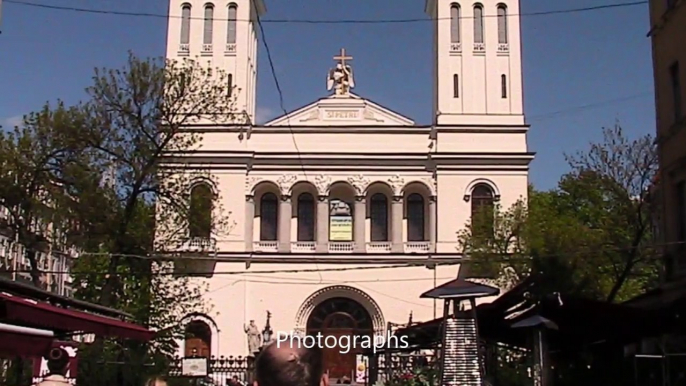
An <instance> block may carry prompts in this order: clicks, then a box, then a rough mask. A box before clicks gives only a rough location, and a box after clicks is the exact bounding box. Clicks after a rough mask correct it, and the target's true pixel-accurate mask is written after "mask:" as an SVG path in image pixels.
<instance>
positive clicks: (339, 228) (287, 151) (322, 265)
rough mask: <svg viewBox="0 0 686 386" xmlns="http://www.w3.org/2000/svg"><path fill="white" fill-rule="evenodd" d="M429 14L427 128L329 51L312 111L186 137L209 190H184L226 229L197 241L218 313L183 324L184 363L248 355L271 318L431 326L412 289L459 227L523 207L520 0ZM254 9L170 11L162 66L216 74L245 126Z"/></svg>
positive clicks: (346, 357) (381, 328)
mask: <svg viewBox="0 0 686 386" xmlns="http://www.w3.org/2000/svg"><path fill="white" fill-rule="evenodd" d="M425 12H426V13H427V14H428V16H429V17H431V18H432V19H434V21H433V22H432V23H427V24H432V28H433V30H434V44H435V50H434V52H435V57H434V58H433V60H434V67H435V71H434V77H433V85H434V111H435V121H434V123H433V124H432V125H427V126H423V125H417V124H415V122H414V121H413V120H412V119H411V118H408V117H406V116H403V115H402V114H400V113H397V112H395V111H392V110H390V109H389V108H386V107H384V106H381V105H379V104H377V103H375V102H373V101H371V100H368V99H365V98H364V96H363V95H357V94H355V93H354V86H355V78H354V71H353V68H354V59H353V58H352V57H350V56H349V53H346V52H345V50H341V51H340V52H338V50H336V52H331V53H322V54H326V55H329V54H331V55H332V56H335V57H334V62H333V64H332V67H333V68H332V69H331V70H330V72H329V77H328V82H327V84H326V87H325V88H324V86H325V85H322V86H323V88H322V90H321V92H322V94H323V95H322V97H321V98H320V99H318V100H315V101H314V102H312V103H311V104H309V105H307V106H305V107H302V108H300V109H298V110H296V111H292V112H290V113H289V114H287V115H284V116H282V117H278V118H276V119H274V120H272V121H270V122H267V123H266V124H264V125H249V127H247V128H246V127H245V126H244V125H241V126H232V125H230V124H227V125H219V126H218V125H208V126H207V127H194V128H193V129H194V130H198V131H200V132H201V133H202V136H203V141H202V147H201V149H200V150H199V151H197V152H194V153H193V154H189V155H188V156H187V158H186V161H187V162H190V163H197V164H202V165H210V169H211V172H212V174H213V177H214V180H215V183H212V184H203V183H198V184H194V185H193V187H192V188H190V187H189V189H191V191H190V193H191V196H193V195H194V194H196V193H198V194H200V193H201V192H202V191H203V190H204V191H207V190H209V191H211V192H213V193H214V194H215V195H217V197H221V198H220V199H221V200H222V202H221V204H222V206H223V207H224V208H225V209H226V210H228V211H229V212H230V213H231V218H230V220H231V222H232V223H233V226H232V228H231V231H230V232H228V234H222V235H216V234H214V233H212V234H207V235H201V236H200V237H203V238H207V239H208V240H210V241H209V244H210V245H212V248H213V253H212V254H211V256H213V257H214V259H213V260H212V261H211V262H210V263H207V264H205V265H206V266H207V267H208V269H209V271H210V272H212V273H210V274H208V275H207V278H205V279H204V280H207V282H208V283H209V291H208V293H207V295H206V300H207V302H208V304H209V305H211V306H212V307H213V311H212V313H210V314H207V315H189V317H188V319H187V323H188V329H189V331H191V330H192V331H193V332H194V335H193V336H194V338H188V339H187V340H186V341H185V342H180V343H181V347H182V349H181V352H180V354H181V355H191V354H192V353H198V354H200V355H213V356H222V355H223V356H229V355H233V356H238V355H243V356H245V355H248V354H250V353H249V352H248V351H249V348H248V346H249V344H250V346H254V345H255V343H254V338H255V331H260V332H261V331H262V330H263V329H264V327H265V324H266V323H267V315H268V314H269V318H268V320H269V325H270V327H271V329H272V330H273V332H274V334H276V333H278V332H285V333H291V332H293V333H296V334H316V333H317V332H321V333H322V334H324V335H334V336H341V335H350V334H361V335H369V334H377V335H381V336H383V335H385V334H386V330H387V329H388V328H389V325H393V324H404V323H407V322H408V319H409V318H412V319H413V320H414V321H426V320H430V319H433V318H434V317H436V316H437V315H440V313H441V312H442V308H441V307H442V305H440V304H439V305H436V304H435V303H434V302H433V301H432V300H424V299H419V295H420V294H421V293H423V292H425V291H427V290H428V289H431V288H433V287H434V286H435V285H437V284H441V283H443V282H445V281H448V280H451V279H454V278H455V277H456V275H457V274H458V272H459V264H456V263H459V261H460V259H461V258H462V256H461V254H460V253H459V248H458V242H457V232H458V231H459V230H460V229H463V228H464V226H465V224H466V223H467V222H468V221H469V219H470V217H471V216H472V213H474V212H475V211H476V210H478V209H479V208H481V207H483V206H485V205H493V204H494V203H495V202H498V203H499V204H500V205H501V206H502V207H505V208H507V207H509V206H510V205H512V204H514V203H515V202H516V201H517V200H518V199H526V196H527V186H528V170H529V164H530V162H531V161H532V160H533V158H534V155H533V154H532V153H530V152H529V151H528V148H527V132H528V125H527V124H526V122H525V118H524V114H523V103H522V70H521V45H520V27H519V18H518V16H517V15H518V14H519V1H518V0H480V2H473V1H470V2H467V1H464V0H459V1H452V0H428V1H427V2H426V5H425ZM265 13H266V6H265V4H264V3H263V1H262V0H222V1H218V0H214V1H213V2H211V1H210V2H208V0H203V1H199V0H171V6H170V14H171V16H172V17H170V19H169V31H168V39H167V40H168V43H167V44H168V46H167V55H168V57H169V58H174V59H180V58H183V57H199V58H200V59H202V60H207V61H209V62H210V63H211V65H212V66H215V67H221V68H222V69H224V70H225V71H227V72H228V73H229V74H230V79H231V82H232V85H234V86H235V87H236V88H237V89H239V90H240V92H239V94H238V95H237V96H236V97H237V104H238V109H239V110H241V111H244V112H245V114H246V115H247V116H248V117H249V121H250V122H255V119H254V118H255V110H256V109H255V101H256V91H255V90H256V80H257V70H256V68H257V67H256V64H257V45H258V33H257V32H258V30H259V27H258V26H257V17H258V15H259V16H262V15H264V14H265ZM203 18H204V19H205V20H203ZM213 19H214V20H213ZM324 71H326V69H322V73H324ZM427 81H429V79H427ZM327 90H328V92H329V93H328V95H327V94H325V91H327ZM317 92H318V91H317V90H313V93H317ZM192 236H193V238H192V239H193V240H194V239H196V238H197V237H198V235H192ZM191 244H192V242H191V243H189V246H188V248H189V249H192V246H191ZM190 259H192V255H191V257H190ZM204 261H207V260H204ZM238 271H240V272H243V273H242V274H240V275H236V274H232V275H223V274H222V273H223V272H238ZM410 315H412V316H410ZM250 321H254V324H253V325H250ZM350 355H353V354H340V353H336V352H333V351H330V352H327V363H328V365H327V366H329V367H328V368H329V370H330V371H331V374H332V376H333V377H341V376H343V375H348V376H350V371H352V370H353V369H354V366H355V363H354V357H351V356H350ZM351 358H352V359H351Z"/></svg>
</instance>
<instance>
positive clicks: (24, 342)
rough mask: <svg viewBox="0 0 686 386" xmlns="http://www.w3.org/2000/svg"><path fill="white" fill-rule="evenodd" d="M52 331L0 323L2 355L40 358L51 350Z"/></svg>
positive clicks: (0, 348)
mask: <svg viewBox="0 0 686 386" xmlns="http://www.w3.org/2000/svg"><path fill="white" fill-rule="evenodd" d="M54 336H55V334H54V333H53V332H52V331H48V330H40V329H36V328H29V327H22V326H15V325H12V324H6V323H0V354H5V355H12V356H14V355H19V356H24V357H40V356H43V355H45V353H47V352H48V351H49V350H50V348H52V342H53V338H54Z"/></svg>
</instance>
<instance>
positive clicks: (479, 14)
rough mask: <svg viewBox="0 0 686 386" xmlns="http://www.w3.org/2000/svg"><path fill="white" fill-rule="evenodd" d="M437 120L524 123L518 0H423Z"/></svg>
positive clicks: (443, 122) (472, 123) (456, 122)
mask: <svg viewBox="0 0 686 386" xmlns="http://www.w3.org/2000/svg"><path fill="white" fill-rule="evenodd" d="M425 11H426V13H427V14H428V15H429V16H430V17H431V18H432V19H433V23H432V24H433V33H434V34H433V35H434V38H433V39H434V42H433V44H434V76H433V78H434V85H433V86H434V114H435V116H436V118H435V120H436V122H435V123H436V124H437V125H470V126H471V125H473V126H492V125H514V126H519V125H523V124H524V111H523V101H522V59H521V56H522V55H521V41H520V25H519V13H520V12H519V0H476V1H474V0H470V1H466V0H427V1H426V8H425Z"/></svg>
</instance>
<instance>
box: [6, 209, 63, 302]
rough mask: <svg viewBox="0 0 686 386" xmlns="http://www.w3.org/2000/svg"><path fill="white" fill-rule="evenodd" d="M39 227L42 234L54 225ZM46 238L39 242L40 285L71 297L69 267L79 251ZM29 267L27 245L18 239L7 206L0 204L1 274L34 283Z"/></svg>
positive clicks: (37, 248)
mask: <svg viewBox="0 0 686 386" xmlns="http://www.w3.org/2000/svg"><path fill="white" fill-rule="evenodd" d="M36 229H37V230H38V232H37V233H39V234H47V232H49V231H50V229H51V227H50V225H49V224H48V225H47V226H37V227H36ZM45 240H46V242H40V243H38V244H37V246H36V255H37V261H38V269H39V270H40V271H42V272H43V273H42V274H41V287H42V289H43V290H46V291H50V292H53V293H55V294H57V295H61V296H67V297H70V296H72V295H73V287H72V278H71V275H69V271H70V269H71V265H72V261H73V259H74V258H76V253H75V252H74V251H73V250H65V249H64V248H61V247H58V246H56V245H53V244H52V243H50V242H47V240H48V238H47V237H46V238H45ZM30 270H31V263H30V262H29V259H28V257H26V248H25V247H24V245H22V244H21V243H19V242H17V239H16V237H15V234H14V230H13V229H12V227H11V226H10V222H9V219H8V213H7V210H6V209H4V208H1V207H0V276H2V277H5V278H8V279H11V280H16V281H19V282H23V283H28V284H32V281H31V275H30V273H29V272H30ZM45 272H47V273H45Z"/></svg>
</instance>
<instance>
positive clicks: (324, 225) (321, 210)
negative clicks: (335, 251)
mask: <svg viewBox="0 0 686 386" xmlns="http://www.w3.org/2000/svg"><path fill="white" fill-rule="evenodd" d="M316 227H317V244H316V247H315V250H316V252H317V253H326V252H327V251H328V249H329V247H328V246H329V197H327V196H319V197H318V198H317V223H316Z"/></svg>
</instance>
